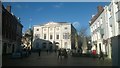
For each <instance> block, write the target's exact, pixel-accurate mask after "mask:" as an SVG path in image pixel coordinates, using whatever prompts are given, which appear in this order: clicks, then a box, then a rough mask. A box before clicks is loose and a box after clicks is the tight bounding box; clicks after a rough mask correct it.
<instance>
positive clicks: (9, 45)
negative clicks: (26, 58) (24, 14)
mask: <svg viewBox="0 0 120 68" xmlns="http://www.w3.org/2000/svg"><path fill="white" fill-rule="evenodd" d="M22 27H23V26H22V24H21V23H20V20H19V18H17V17H16V16H15V15H13V14H12V13H11V6H10V5H9V6H7V7H6V9H5V8H4V6H3V5H2V47H3V48H2V54H3V55H4V54H11V53H13V52H15V51H16V50H18V49H19V45H21V38H22Z"/></svg>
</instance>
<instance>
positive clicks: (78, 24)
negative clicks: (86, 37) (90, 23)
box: [72, 22, 80, 30]
mask: <svg viewBox="0 0 120 68" xmlns="http://www.w3.org/2000/svg"><path fill="white" fill-rule="evenodd" d="M72 25H73V26H74V27H75V28H76V29H77V30H79V29H80V23H79V22H73V23H72Z"/></svg>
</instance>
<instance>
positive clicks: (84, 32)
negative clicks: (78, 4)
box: [78, 27, 87, 48]
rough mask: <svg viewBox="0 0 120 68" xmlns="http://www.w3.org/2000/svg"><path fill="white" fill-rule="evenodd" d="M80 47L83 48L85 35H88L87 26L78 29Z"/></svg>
mask: <svg viewBox="0 0 120 68" xmlns="http://www.w3.org/2000/svg"><path fill="white" fill-rule="evenodd" d="M78 33H79V34H78V45H79V46H78V48H81V47H82V45H83V42H84V40H83V39H84V37H86V36H87V27H81V28H80V30H79V31H78Z"/></svg>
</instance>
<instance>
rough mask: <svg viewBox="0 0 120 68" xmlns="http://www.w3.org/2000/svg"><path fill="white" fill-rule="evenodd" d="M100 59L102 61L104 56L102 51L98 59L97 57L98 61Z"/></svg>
mask: <svg viewBox="0 0 120 68" xmlns="http://www.w3.org/2000/svg"><path fill="white" fill-rule="evenodd" d="M101 58H102V59H103V60H104V54H103V52H102V51H100V57H99V60H100V59H101Z"/></svg>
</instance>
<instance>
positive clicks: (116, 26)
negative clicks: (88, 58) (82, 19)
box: [89, 1, 120, 58]
mask: <svg viewBox="0 0 120 68" xmlns="http://www.w3.org/2000/svg"><path fill="white" fill-rule="evenodd" d="M119 13H120V12H119V10H118V2H113V1H112V2H111V3H110V4H109V6H105V7H104V8H102V7H100V6H99V7H98V13H97V14H96V15H95V16H93V17H92V19H91V21H90V22H89V23H90V29H91V39H92V43H93V44H92V45H93V48H92V50H97V54H100V51H103V52H104V54H105V55H107V56H108V58H111V57H112V55H111V54H112V46H115V45H113V43H112V38H113V37H115V36H118V35H120V23H118V22H119V20H120V19H119V18H120V17H119V16H120V15H118V14H119Z"/></svg>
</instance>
